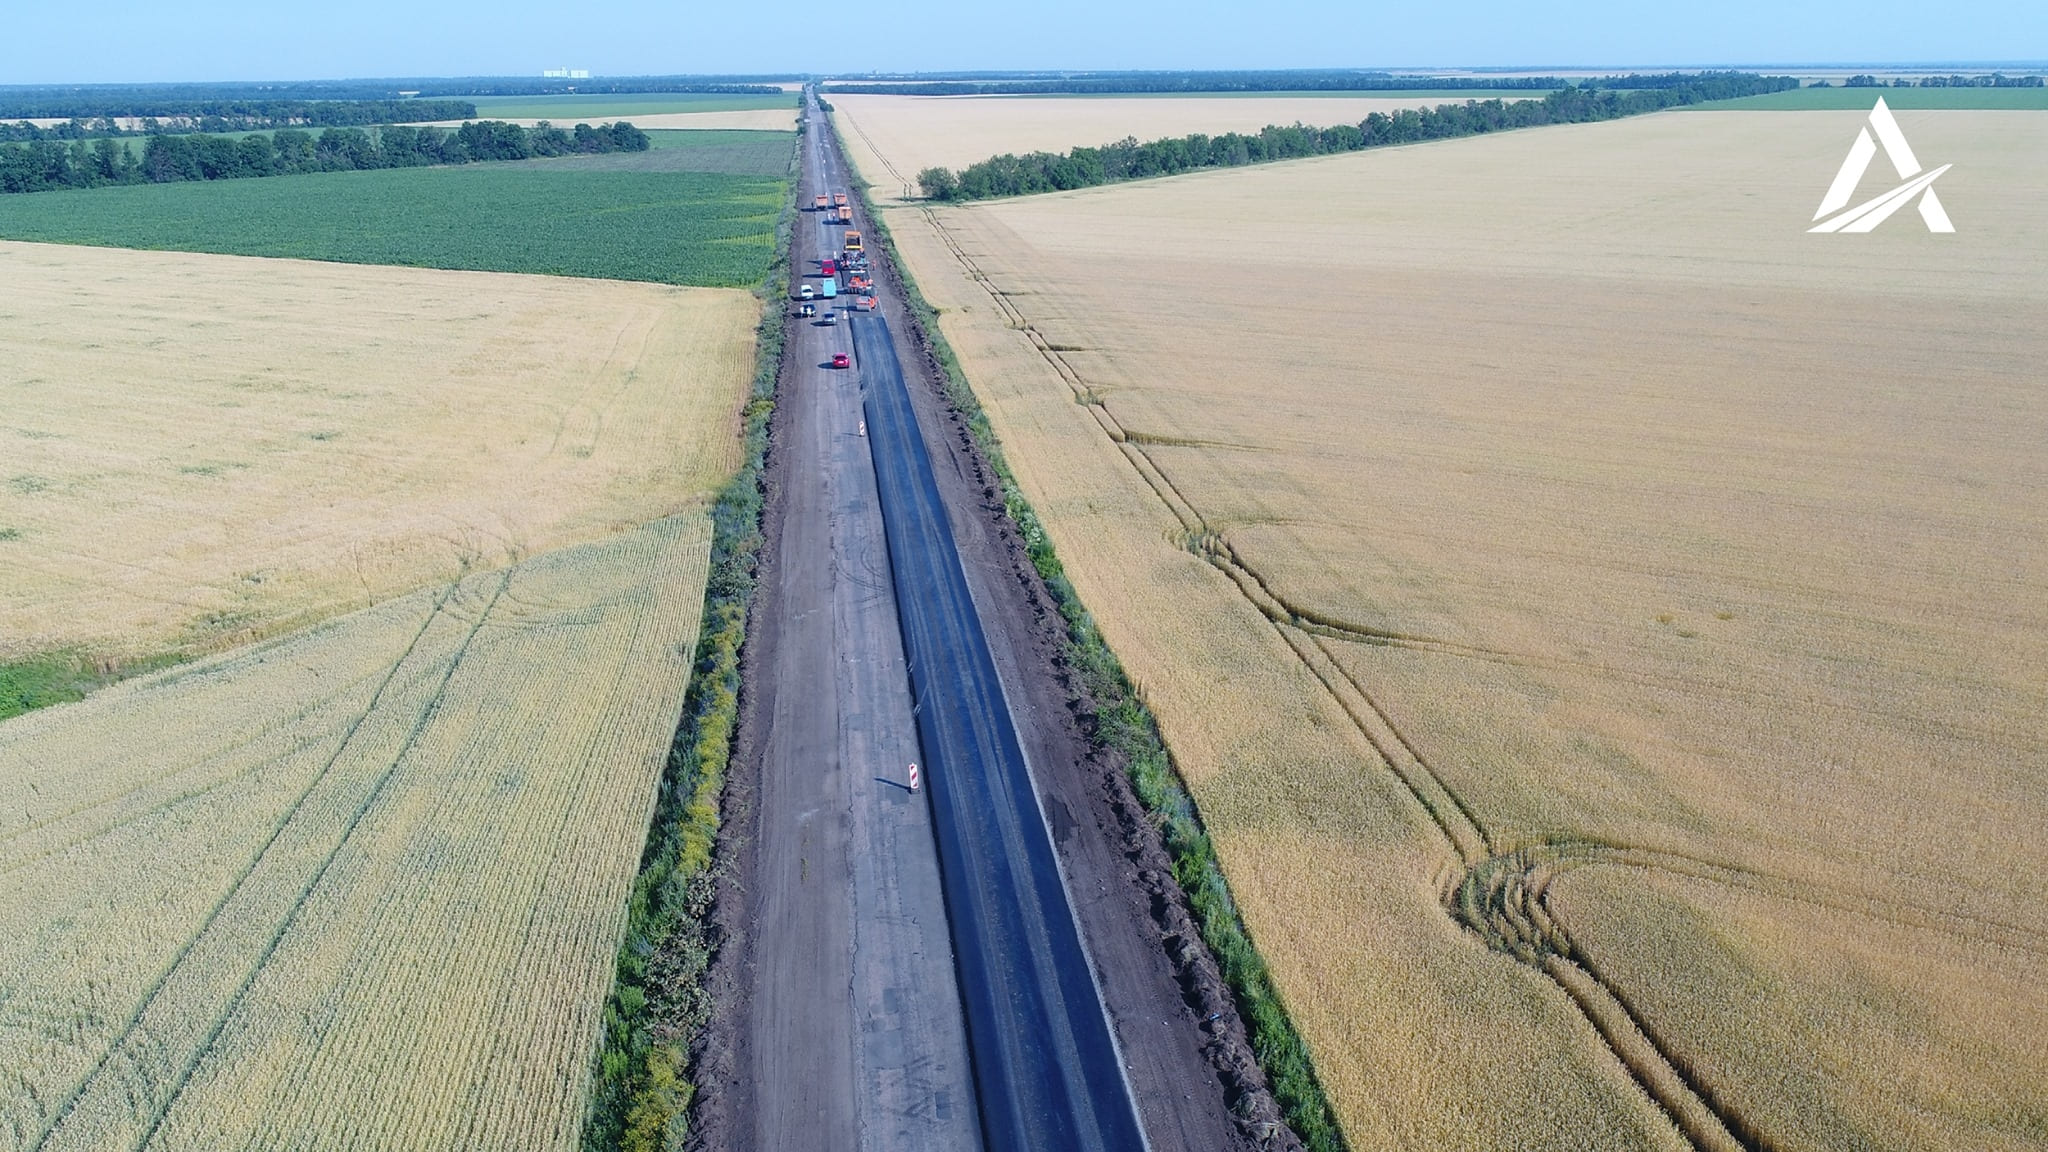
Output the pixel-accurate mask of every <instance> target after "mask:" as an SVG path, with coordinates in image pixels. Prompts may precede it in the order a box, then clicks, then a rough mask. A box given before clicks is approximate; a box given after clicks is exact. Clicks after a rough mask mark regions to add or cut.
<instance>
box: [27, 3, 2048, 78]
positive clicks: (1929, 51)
mask: <svg viewBox="0 0 2048 1152" xmlns="http://www.w3.org/2000/svg"><path fill="white" fill-rule="evenodd" d="M828 13H830V14H832V16H831V18H830V19H827V14H828ZM5 24H6V34H5V36H4V37H0V84H40V83H63V82H118V81H164V80H268V79H283V80H301V79H328V78H341V77H371V76H473V75H522V74H526V73H538V72H539V71H540V70H541V69H542V68H548V67H572V68H589V69H591V70H592V71H593V72H595V73H597V74H599V75H614V76H617V75H635V74H640V75H645V74H657V73H659V74H667V73H685V72H694V73H705V72H787V71H797V72H822V71H851V70H868V69H877V70H884V71H934V70H943V69H1024V68H1080V69H1104V68H1306V67H1344V66H1388V65H1391V66H1402V65H1439V66H1456V65H1475V66H1485V65H1532V66H1543V65H1549V66H1566V65H1587V66H1627V65H1655V64H1670V65H1677V66H1692V65H1708V64H1730V63H1736V64H1768V63H1795V62H1797V63H1812V62H1845V63H1863V62H1876V61H1958V60H2041V59H2043V58H2048V3H2043V2H2042V0H1974V2H1970V0H1966V2H1963V3H1925V2H1924V0H1915V2H1912V3H1908V2H1905V0H1732V2H1731V3H1699V2H1692V3H1679V4H1660V3H1655V2H1653V0H1629V2H1626V3H1623V2H1620V0H1598V2H1595V3H1587V4H1578V5H1559V4H1556V3H1554V2H1550V0H1470V2H1468V3H1464V4H1456V5H1449V6H1442V7H1438V6H1433V5H1429V4H1424V3H1418V2H1416V0H1401V2H1398V3H1395V2H1388V0H1264V2H1254V0H1234V2H1231V0H1038V2H1034V0H1024V2H1021V3H1020V2H1016V0H1012V2H1011V3H993V2H989V0H979V2H972V0H781V2H776V0H745V2H735V0H718V2H707V0H597V2H596V3H590V4H585V5H577V4H564V3H561V2H559V0H553V2H548V3H541V2H537V0H500V2H497V3H492V4H481V3H476V2H474V0H442V2H440V3H434V2H425V3H422V2H419V0H408V2H405V3H399V2H397V0H353V2H350V3H336V2H332V0H328V2H321V0H315V3H313V4H310V5H300V4H280V3H277V2H276V0H263V2H260V3H259V2H256V0H191V2H189V3H182V4H174V3H166V2H165V0H102V2H99V3H94V4H89V5H85V6H83V7H73V6H71V5H69V4H52V3H26V4H21V5H16V6H12V10H11V11H10V12H9V13H8V14H7V17H6V20H5Z"/></svg>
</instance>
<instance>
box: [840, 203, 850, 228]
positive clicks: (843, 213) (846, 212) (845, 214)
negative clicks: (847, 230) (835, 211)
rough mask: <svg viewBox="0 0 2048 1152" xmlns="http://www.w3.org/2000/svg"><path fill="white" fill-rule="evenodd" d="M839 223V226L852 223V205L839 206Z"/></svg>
mask: <svg viewBox="0 0 2048 1152" xmlns="http://www.w3.org/2000/svg"><path fill="white" fill-rule="evenodd" d="M839 222H840V223H841V224H851V223H853V205H851V204H841V205H840V206H839Z"/></svg>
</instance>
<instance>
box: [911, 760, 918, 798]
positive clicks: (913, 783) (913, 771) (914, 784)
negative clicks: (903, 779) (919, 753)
mask: <svg viewBox="0 0 2048 1152" xmlns="http://www.w3.org/2000/svg"><path fill="white" fill-rule="evenodd" d="M910 790H911V791H912V792H915V791H917V765H915V764H912V765H911V766H910Z"/></svg>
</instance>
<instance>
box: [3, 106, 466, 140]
mask: <svg viewBox="0 0 2048 1152" xmlns="http://www.w3.org/2000/svg"><path fill="white" fill-rule="evenodd" d="M45 107H46V106H44V105H39V104H37V103H35V102H33V101H29V102H19V101H17V102H14V103H13V104H12V105H11V106H10V105H8V104H6V103H5V102H0V112H4V114H5V115H6V116H8V117H10V118H12V122H4V121H0V141H8V142H13V143H19V142H22V141H28V140H87V139H91V138H92V137H95V136H153V135H156V134H158V133H161V132H170V131H180V132H253V131H258V130H260V129H265V128H349V127H362V126H365V125H370V124H396V123H399V122H401V121H413V122H418V121H423V120H473V119H475V118H476V105H475V104H473V103H471V102H469V101H467V100H199V101H185V102H171V103H168V104H144V105H129V104H120V103H115V102H105V103H102V104H100V107H101V108H102V110H101V111H98V112H93V113H81V112H80V111H79V110H78V108H77V107H75V106H73V107H72V108H71V111H70V112H69V113H68V114H69V115H70V117H71V118H70V119H68V120H65V121H64V122H62V123H60V124H51V125H48V126H44V125H40V124H32V123H30V122H29V119H28V117H30V116H31V115H33V113H32V112H28V111H23V109H43V108H45ZM110 107H111V108H114V109H118V110H115V111H107V110H105V109H106V108H110ZM136 107H142V108H146V109H149V110H148V111H143V112H136V111H132V110H130V109H133V108H136ZM35 118H36V119H40V120H48V119H54V117H51V116H44V115H35ZM123 121H127V122H128V123H126V124H124V123H123Z"/></svg>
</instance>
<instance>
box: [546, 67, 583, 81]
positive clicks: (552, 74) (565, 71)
mask: <svg viewBox="0 0 2048 1152" xmlns="http://www.w3.org/2000/svg"><path fill="white" fill-rule="evenodd" d="M540 76H541V79H543V80H588V79H590V69H588V68H549V69H548V70H546V71H545V72H542V73H541V74H540Z"/></svg>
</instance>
